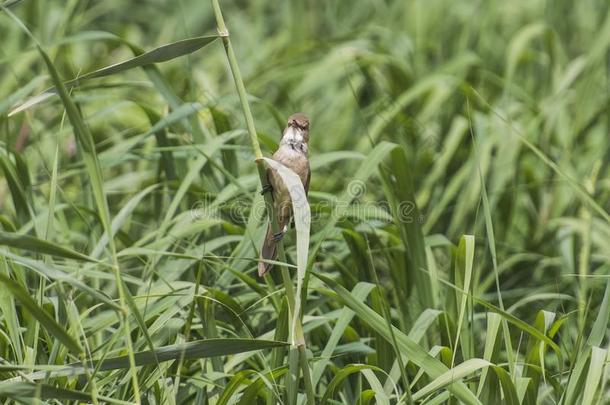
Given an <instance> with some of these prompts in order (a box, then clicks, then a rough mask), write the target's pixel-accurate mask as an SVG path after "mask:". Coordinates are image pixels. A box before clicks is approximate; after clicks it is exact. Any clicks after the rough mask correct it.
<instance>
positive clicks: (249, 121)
mask: <svg viewBox="0 0 610 405" xmlns="http://www.w3.org/2000/svg"><path fill="white" fill-rule="evenodd" d="M211 1H212V8H213V9H214V15H215V17H216V24H217V28H218V34H219V36H220V37H221V39H222V44H223V46H224V49H225V52H226V54H227V59H228V62H229V67H230V69H231V74H232V75H233V80H234V82H235V87H236V88H237V93H238V96H239V100H240V103H241V108H242V110H243V113H244V118H245V120H246V126H247V129H248V135H249V136H250V142H251V143H252V150H253V151H254V156H255V158H256V167H257V169H258V175H259V177H260V182H261V185H262V186H265V185H266V184H267V175H266V167H265V163H264V161H263V160H262V158H263V154H262V152H261V148H260V145H259V143H258V136H257V135H256V129H255V127H254V119H253V118H252V112H251V111H250V105H249V103H248V98H247V93H246V88H245V86H244V82H243V80H242V77H241V73H240V71H239V66H238V64H237V58H236V57H235V52H234V51H233V46H232V45H231V40H230V39H229V31H228V30H227V27H226V25H225V22H224V18H223V16H222V11H221V9H220V4H219V3H218V0H211ZM265 205H266V207H267V213H268V215H269V221H270V223H271V229H272V230H273V233H277V232H278V231H279V225H278V221H277V215H276V214H275V210H274V206H273V197H272V195H271V193H265ZM277 250H278V259H279V261H281V262H286V254H285V252H284V244H283V242H282V241H280V242H279V243H278V249H277ZM280 271H281V273H282V280H283V282H284V288H285V291H286V297H287V298H288V306H289V309H290V310H289V320H290V322H289V323H288V325H292V320H293V319H296V321H297V327H296V328H295V330H296V332H295V333H296V334H297V336H289V338H290V341H291V342H297V343H296V345H297V346H298V349H299V357H300V358H301V360H300V366H301V369H302V372H303V376H304V377H303V378H304V382H305V388H306V393H307V402H308V403H309V404H314V403H315V401H314V392H313V386H312V384H311V376H310V370H309V365H308V362H307V358H306V350H305V338H304V336H303V329H302V325H301V322H300V314H296V313H295V293H294V288H293V285H292V279H291V277H290V273H289V271H288V269H287V268H286V267H285V266H280ZM289 330H290V332H289V333H290V334H291V335H292V328H289ZM295 349H296V348H295ZM294 361H296V362H299V359H298V358H297V359H295V360H294ZM296 366H297V367H290V369H291V370H294V369H295V368H296V369H297V370H298V365H296ZM291 380H292V378H290V377H289V380H288V381H291ZM292 382H293V383H295V384H296V387H298V382H297V381H292ZM296 387H293V388H295V391H296ZM294 400H296V398H294Z"/></svg>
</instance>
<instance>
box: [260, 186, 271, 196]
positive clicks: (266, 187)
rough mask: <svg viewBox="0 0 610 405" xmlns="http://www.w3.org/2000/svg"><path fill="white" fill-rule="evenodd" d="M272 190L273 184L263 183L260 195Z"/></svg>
mask: <svg viewBox="0 0 610 405" xmlns="http://www.w3.org/2000/svg"><path fill="white" fill-rule="evenodd" d="M271 191H273V186H272V185H271V184H265V185H264V186H263V188H262V189H261V195H265V193H270V192H271Z"/></svg>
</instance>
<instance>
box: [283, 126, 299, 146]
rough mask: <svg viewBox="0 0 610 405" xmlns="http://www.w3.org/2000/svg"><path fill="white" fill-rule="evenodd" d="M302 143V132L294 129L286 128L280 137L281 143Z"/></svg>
mask: <svg viewBox="0 0 610 405" xmlns="http://www.w3.org/2000/svg"><path fill="white" fill-rule="evenodd" d="M303 141H304V140H303V132H302V131H300V130H297V129H295V128H294V127H288V128H287V129H286V132H285V133H284V136H283V137H282V143H303Z"/></svg>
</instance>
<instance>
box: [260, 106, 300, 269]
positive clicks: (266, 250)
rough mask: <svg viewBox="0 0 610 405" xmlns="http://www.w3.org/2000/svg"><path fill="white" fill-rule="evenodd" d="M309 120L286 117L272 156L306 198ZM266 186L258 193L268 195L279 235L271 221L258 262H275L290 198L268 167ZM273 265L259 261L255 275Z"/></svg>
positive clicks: (288, 217)
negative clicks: (298, 183)
mask: <svg viewBox="0 0 610 405" xmlns="http://www.w3.org/2000/svg"><path fill="white" fill-rule="evenodd" d="M308 143H309V117H308V116H307V115H305V114H304V113H302V112H298V113H295V114H292V115H291V116H290V117H289V118H288V123H287V124H286V128H284V131H283V133H282V139H281V140H280V144H279V147H278V149H277V151H276V152H275V153H274V154H273V156H272V157H271V158H272V159H273V160H275V161H276V162H279V163H281V164H282V165H284V166H286V167H287V168H289V169H290V170H292V171H293V172H295V173H296V174H297V175H298V176H299V178H300V179H301V183H302V184H303V188H304V189H305V197H307V193H308V192H309V180H310V179H311V169H310V167H309V146H308ZM266 173H267V185H265V186H263V189H262V190H261V194H264V193H267V192H271V193H272V194H271V195H272V196H273V205H274V207H275V212H276V214H277V222H278V225H279V227H278V229H279V232H278V233H275V234H274V233H273V230H272V229H271V222H269V225H268V227H267V233H266V235H265V240H264V241H263V246H262V247H261V251H260V259H261V260H263V259H265V260H275V258H276V256H277V244H278V242H279V241H280V239H281V238H282V237H283V236H284V233H285V232H286V231H287V229H288V224H289V223H290V220H291V218H292V199H291V198H290V193H289V192H288V188H287V187H286V185H285V184H284V182H283V181H282V179H281V177H280V176H279V174H277V173H276V172H275V171H274V170H272V169H271V168H267V171H266ZM271 267H272V265H271V264H270V263H265V262H263V261H259V262H258V275H259V276H260V277H263V276H264V275H265V274H266V273H267V272H268V271H269V270H270V269H271Z"/></svg>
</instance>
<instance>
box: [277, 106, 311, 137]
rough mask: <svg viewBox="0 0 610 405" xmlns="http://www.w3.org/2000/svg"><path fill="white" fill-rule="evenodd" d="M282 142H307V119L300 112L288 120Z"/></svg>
mask: <svg viewBox="0 0 610 405" xmlns="http://www.w3.org/2000/svg"><path fill="white" fill-rule="evenodd" d="M283 140H284V141H286V142H292V143H300V142H304V143H307V142H309V117H307V115H305V114H303V113H300V112H299V113H295V114H292V115H291V116H290V118H288V124H287V125H286V129H285V130H284V139H283Z"/></svg>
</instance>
